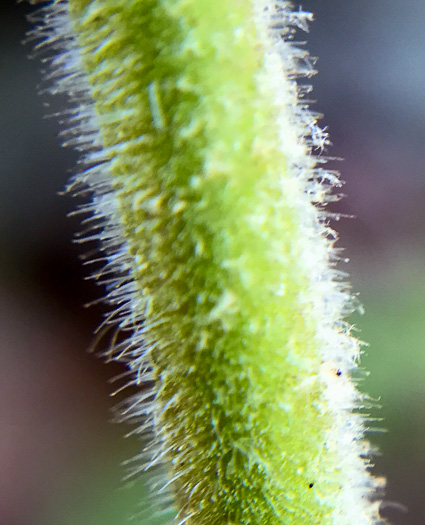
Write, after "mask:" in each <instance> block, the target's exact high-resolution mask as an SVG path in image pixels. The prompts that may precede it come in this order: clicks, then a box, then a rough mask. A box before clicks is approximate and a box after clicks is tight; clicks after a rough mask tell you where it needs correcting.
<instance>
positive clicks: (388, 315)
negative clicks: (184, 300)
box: [0, 0, 425, 525]
mask: <svg viewBox="0 0 425 525" xmlns="http://www.w3.org/2000/svg"><path fill="white" fill-rule="evenodd" d="M302 6H303V8H305V9H309V10H312V11H313V12H314V13H315V14H316V21H315V22H314V24H313V25H312V26H311V32H310V34H309V35H307V36H306V37H305V38H306V39H308V42H309V43H308V48H309V49H310V51H311V53H312V55H314V56H318V57H319V60H318V63H317V66H318V70H319V75H318V76H316V77H315V78H314V79H313V84H314V96H313V98H314V99H317V100H318V102H317V103H316V104H315V105H314V109H315V110H317V111H320V112H323V113H324V115H325V117H324V118H323V120H322V124H323V125H326V126H328V127H329V130H330V134H331V140H332V142H333V147H332V148H331V149H330V150H329V151H328V154H329V155H331V156H334V157H340V158H344V159H345V160H344V162H336V161H332V162H331V163H330V167H332V168H335V167H336V168H337V169H339V170H340V171H341V172H342V178H343V179H344V180H345V181H346V184H345V186H344V188H343V192H344V193H345V194H346V195H347V198H345V199H344V200H343V201H341V202H340V203H338V204H336V205H334V206H333V208H332V209H333V211H339V212H342V213H345V214H349V215H355V216H356V219H354V220H353V219H341V220H340V221H338V222H337V223H334V227H335V228H336V229H337V230H338V231H339V233H340V239H341V240H340V243H339V245H340V246H342V247H344V248H345V252H344V256H347V257H349V258H350V262H349V263H347V264H344V265H343V269H345V270H347V271H349V273H350V275H351V282H352V285H353V289H354V290H355V291H356V292H358V293H359V296H360V300H361V302H362V303H363V305H364V307H365V311H366V314H365V315H364V316H360V315H355V316H353V319H352V320H353V323H354V324H355V325H356V327H357V328H358V330H359V332H358V336H359V337H360V338H361V339H362V340H364V341H367V342H368V343H369V347H367V348H366V355H365V357H364V359H363V365H364V366H365V367H366V368H367V369H368V370H369V371H370V376H369V377H368V378H367V379H366V380H365V381H364V382H363V384H362V385H361V388H362V389H364V390H365V391H367V392H369V393H370V395H371V396H372V397H373V398H374V399H376V400H379V401H378V402H379V404H381V405H382V407H383V408H382V409H380V410H379V411H378V410H376V411H375V412H374V413H373V415H374V416H375V417H382V418H383V419H384V420H383V421H382V422H377V423H376V424H375V425H374V426H375V427H380V428H385V429H387V432H385V433H382V432H381V433H371V434H370V439H371V440H372V442H373V443H374V444H376V445H377V446H378V447H379V449H380V450H381V453H382V455H381V456H378V457H377V458H376V461H375V462H376V472H377V473H379V474H384V475H386V476H387V477H388V490H387V496H386V502H387V503H386V504H385V505H386V508H385V509H384V510H383V514H384V515H386V516H388V517H389V518H390V519H391V522H392V523H394V524H400V525H402V524H403V525H408V524H409V525H413V524H417V525H420V524H422V523H425V506H424V500H425V483H424V480H425V440H424V439H423V436H424V434H425V322H424V321H425V237H424V230H425V97H424V92H425V31H424V30H423V28H424V26H425V3H424V2H423V0H410V1H409V2H400V1H399V0H355V1H353V0H338V2H335V1H334V0H308V1H307V0H306V1H304V2H303V3H302ZM29 11H31V9H30V8H29V7H28V6H27V5H23V4H19V6H18V5H15V4H14V2H13V0H3V1H2V3H1V5H0V159H1V160H0V243H1V249H0V361H1V366H0V494H1V497H0V523H1V524H2V525H46V524H47V525H74V524H76V523H81V524H84V525H98V524H102V525H109V524H110V525H117V524H121V523H125V522H126V519H127V518H129V517H131V516H132V515H137V512H138V508H137V501H138V499H140V495H141V493H142V492H144V489H143V488H142V486H141V484H135V485H133V486H132V487H130V488H128V489H127V488H122V477H123V474H124V471H123V470H122V468H121V467H120V465H119V464H120V462H121V461H123V460H124V459H126V458H129V457H131V456H132V455H133V454H135V453H136V451H137V448H138V443H137V441H136V440H134V439H132V438H129V439H127V440H124V439H122V436H123V434H124V433H125V432H126V431H127V429H126V428H124V427H123V426H118V425H111V424H110V422H109V420H110V419H111V412H110V409H111V407H113V406H114V405H115V403H116V401H115V400H114V399H111V398H109V397H108V394H109V393H111V392H112V391H113V389H114V386H113V385H111V384H110V383H108V379H110V378H112V377H113V376H115V375H116V374H118V373H120V372H121V371H122V370H120V369H119V368H118V367H117V366H116V365H105V364H104V363H103V362H102V361H101V360H99V359H97V358H96V357H94V356H93V355H92V354H88V353H87V352H86V349H87V348H88V347H89V346H90V345H91V343H92V341H93V336H92V333H93V330H94V329H95V328H96V327H97V326H98V325H99V323H100V321H101V319H102V314H103V310H102V307H101V306H95V307H91V308H89V309H83V307H82V305H83V304H85V303H87V302H90V301H92V300H94V299H96V298H98V297H99V296H100V291H99V290H98V289H97V288H96V287H95V286H94V284H93V283H91V282H90V281H87V280H84V277H85V276H87V274H88V269H87V268H84V267H83V266H82V265H81V263H80V261H79V260H78V256H79V255H81V254H82V253H83V252H84V250H83V249H82V247H81V246H78V245H75V244H72V243H71V238H72V237H73V235H74V233H75V232H76V231H78V230H79V225H78V220H77V219H76V218H68V219H67V218H66V213H67V212H68V211H70V210H72V209H73V208H74V206H75V202H72V201H71V198H70V197H58V196H57V192H59V191H60V190H61V189H62V188H63V187H64V185H65V182H66V180H67V178H68V176H69V174H70V172H71V171H72V168H73V166H74V164H75V162H76V157H75V155H74V153H73V152H72V151H70V150H63V149H61V148H59V147H58V143H59V140H58V138H57V134H58V132H59V125H58V123H57V122H56V121H55V120H54V119H45V118H43V116H44V115H45V114H48V113H54V112H56V111H58V110H59V109H60V107H61V104H62V103H63V101H61V100H58V99H56V100H52V99H50V98H48V97H45V96H44V97H43V96H42V97H39V96H37V87H36V86H37V85H38V84H40V82H41V75H40V71H39V70H40V63H39V61H38V60H32V61H28V59H27V55H28V54H29V53H30V51H31V46H28V45H27V46H23V45H21V40H22V39H23V38H24V37H25V31H26V30H27V29H28V24H27V23H26V21H25V13H28V12H29ZM302 38H303V39H304V36H303V37H302ZM46 104H49V107H43V105H46ZM398 503H400V504H402V505H398ZM403 506H406V507H407V508H408V512H407V513H405V512H404V511H403ZM139 521H140V520H139ZM136 522H137V520H136ZM141 522H142V523H143V522H144V521H143V520H142V521H141Z"/></svg>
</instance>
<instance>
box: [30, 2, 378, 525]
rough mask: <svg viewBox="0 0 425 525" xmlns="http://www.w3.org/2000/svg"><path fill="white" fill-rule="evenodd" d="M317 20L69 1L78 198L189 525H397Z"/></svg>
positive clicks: (51, 29)
mask: <svg viewBox="0 0 425 525" xmlns="http://www.w3.org/2000/svg"><path fill="white" fill-rule="evenodd" d="M311 18H312V16H311V14H310V13H307V12H304V11H302V10H298V11H296V10H294V7H293V6H292V5H291V3H290V2H288V1H285V0H275V1H271V0H214V2H207V1H204V0H68V1H65V0H56V1H53V2H52V3H50V4H48V5H47V6H44V7H43V8H42V9H41V10H40V11H39V13H38V15H37V20H38V21H37V27H36V29H35V30H34V31H33V36H34V37H35V38H37V39H38V41H39V43H38V48H44V47H46V46H47V47H48V48H50V49H53V50H54V51H55V53H54V57H53V58H52V59H51V69H50V77H51V80H49V81H50V82H51V91H52V92H53V93H65V94H67V95H68V96H69V97H70V99H71V100H72V104H73V110H72V111H71V112H69V113H68V124H69V129H68V130H67V131H66V142H67V143H68V144H72V145H74V146H75V147H76V148H77V149H78V150H79V151H80V152H81V159H80V166H79V173H78V174H77V175H76V176H75V177H74V179H73V180H72V181H71V183H70V188H71V189H72V191H84V192H88V193H89V194H90V195H91V197H92V198H91V203H90V204H89V206H88V207H87V208H86V210H85V211H87V213H88V219H87V220H86V222H87V224H88V225H92V228H93V232H92V233H91V234H88V235H89V236H91V237H94V238H95V239H97V240H98V241H99V244H100V250H102V251H103V257H104V261H105V263H104V268H103V270H102V272H101V273H100V274H99V275H96V277H99V278H100V280H102V281H104V282H105V285H106V289H107V301H108V302H109V304H110V305H111V306H112V310H113V315H112V316H111V318H110V319H109V321H111V322H112V321H113V322H114V323H116V325H117V326H118V329H119V330H121V331H123V332H124V333H126V334H128V335H129V337H128V339H127V340H126V341H125V343H120V344H117V345H116V346H115V348H114V349H113V350H114V351H115V357H116V359H120V360H124V361H125V362H126V363H127V366H128V367H129V370H130V371H131V383H132V384H133V385H136V386H138V388H139V392H140V393H139V394H138V395H136V397H135V398H133V399H132V400H131V402H130V404H129V406H128V407H127V409H126V414H127V415H128V416H129V417H132V418H134V420H135V421H136V422H137V423H138V425H139V429H140V433H141V434H143V435H148V436H149V439H150V443H151V444H150V446H148V447H147V448H146V450H145V451H144V452H143V454H141V459H140V465H141V468H147V467H152V468H154V467H156V468H158V466H159V469H160V477H161V480H162V485H163V486H162V488H161V489H159V490H158V493H160V494H161V495H160V496H158V497H159V498H161V499H162V501H163V502H164V501H166V502H167V504H168V505H169V506H170V508H173V509H175V522H176V523H179V524H183V523H186V524H188V525H189V524H190V525H200V524H203V525H205V524H214V525H215V524H217V525H219V524H223V525H225V524H232V525H237V524H258V525H274V524H289V523H293V524H307V523H308V524H310V523H314V524H328V523H329V524H331V523H332V524H336V525H345V524H350V525H363V524H372V523H382V521H381V520H380V518H379V511H378V506H379V502H377V500H376V490H377V489H378V488H382V487H381V485H382V482H381V481H380V480H378V479H376V478H374V477H373V476H372V475H371V474H370V472H369V469H370V463H369V460H368V459H367V458H368V454H369V452H370V447H369V445H368V443H367V442H366V441H365V440H364V426H365V420H364V417H363V416H362V415H361V414H360V413H359V411H358V409H359V408H362V407H364V406H365V403H366V402H367V400H365V398H364V396H363V395H361V394H360V393H359V392H358V391H357V390H356V388H355V385H354V382H353V380H352V379H351V375H352V374H353V371H355V369H356V367H357V361H358V359H359V355H360V349H359V343H358V341H357V340H356V339H355V338H353V337H352V335H351V334H350V327H349V326H348V324H347V323H346V322H345V321H344V316H345V315H346V314H347V313H348V312H349V311H350V304H351V297H350V293H349V288H348V286H347V285H346V284H345V283H343V282H342V281H341V274H340V273H339V272H338V271H337V270H336V268H335V265H336V261H337V256H336V251H335V248H334V242H335V233H334V231H333V230H332V229H331V228H330V226H329V223H328V221H329V216H328V214H327V213H326V211H325V206H326V204H327V202H328V201H330V200H333V199H334V198H335V196H334V195H333V194H332V190H333V188H334V187H338V186H339V182H338V177H337V174H335V173H334V172H331V171H327V170H326V169H325V167H324V166H323V164H324V159H323V157H321V156H320V152H321V151H322V149H323V147H324V146H325V145H326V143H327V134H326V133H325V132H324V131H323V130H321V129H320V128H319V127H318V125H317V123H316V117H315V115H314V113H312V112H311V111H310V110H309V109H308V104H307V99H306V97H307V96H308V93H309V90H310V88H309V87H308V86H306V85H303V84H302V82H298V84H297V78H299V77H308V76H310V75H312V74H313V68H312V60H311V59H310V58H309V56H308V54H307V53H306V51H305V50H304V49H302V47H300V46H299V45H297V44H296V43H294V41H293V35H294V32H295V30H297V29H301V30H304V31H305V30H307V29H308V27H307V24H308V22H309V21H310V20H311Z"/></svg>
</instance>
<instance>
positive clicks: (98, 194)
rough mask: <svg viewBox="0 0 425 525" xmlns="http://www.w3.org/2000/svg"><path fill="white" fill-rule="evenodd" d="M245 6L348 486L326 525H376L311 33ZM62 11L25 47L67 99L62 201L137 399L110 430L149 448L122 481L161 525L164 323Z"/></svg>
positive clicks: (280, 12) (273, 5)
mask: <svg viewBox="0 0 425 525" xmlns="http://www.w3.org/2000/svg"><path fill="white" fill-rule="evenodd" d="M33 3H38V2H33ZM252 4H253V11H254V14H255V17H256V20H257V27H258V33H259V35H260V43H261V44H262V46H263V48H264V49H265V67H264V68H263V69H264V72H265V73H264V74H263V77H261V76H260V77H259V79H258V82H259V83H260V85H262V86H263V88H264V91H265V92H269V93H271V94H272V96H273V98H274V100H275V104H276V108H277V115H278V116H277V124H278V128H279V130H280V132H281V149H282V151H283V153H284V154H285V155H286V157H287V159H288V167H289V170H290V172H291V174H292V176H293V179H294V180H296V181H297V184H298V187H301V188H302V190H301V195H303V199H302V200H301V201H300V204H299V217H300V224H301V229H302V231H303V232H305V239H304V240H303V244H304V252H305V253H306V254H307V256H306V258H305V260H303V261H301V264H303V265H304V266H305V271H306V272H307V275H310V276H311V287H310V291H309V292H308V293H307V294H306V296H305V298H304V299H305V301H311V302H312V303H313V305H314V311H315V312H316V314H317V324H318V337H319V339H320V340H321V341H323V351H322V361H323V370H321V372H320V379H321V380H322V382H323V384H324V386H325V390H326V396H327V399H328V402H329V406H330V411H331V412H332V414H333V416H334V421H335V424H334V426H333V428H332V429H330V430H329V442H332V443H334V446H335V447H336V449H337V451H338V456H339V458H340V465H339V468H340V469H341V471H342V472H343V477H345V478H346V479H347V483H346V486H344V487H342V490H341V495H340V501H339V504H338V507H337V509H336V510H335V513H334V523H343V522H344V523H345V521H344V520H347V521H348V522H349V523H356V525H362V524H365V525H366V524H370V523H376V524H378V523H384V522H383V521H379V520H378V519H375V516H377V515H378V513H377V505H378V503H377V498H378V496H379V495H380V492H381V491H382V489H383V482H382V480H381V479H378V478H373V477H372V476H371V475H370V472H369V470H370V466H371V463H370V456H371V453H372V450H371V447H370V446H369V444H368V443H367V442H366V441H364V439H363V435H364V433H365V429H366V427H369V421H368V420H366V416H363V415H361V414H360V413H359V412H358V409H359V408H369V407H370V401H369V400H368V399H367V397H366V396H364V395H362V394H360V393H359V392H358V391H357V389H356V387H355V384H354V381H353V380H352V378H351V375H352V373H353V371H354V370H356V369H357V364H358V360H359V357H360V353H361V352H360V345H359V342H358V341H357V340H356V339H355V338H353V337H352V336H351V334H350V326H349V325H348V324H347V323H346V321H344V317H345V316H346V315H347V314H348V313H350V312H351V311H352V310H353V309H355V308H356V307H357V303H356V301H355V299H353V297H352V294H351V291H350V288H349V286H348V284H346V283H345V282H344V279H345V277H346V275H345V274H344V272H341V271H340V270H338V269H337V268H336V267H335V266H336V263H337V261H338V259H339V257H338V251H337V249H336V248H335V247H334V243H335V240H336V238H337V235H336V233H335V232H334V230H333V229H332V228H331V227H330V226H329V220H330V219H332V218H337V217H338V216H337V215H332V214H331V213H329V212H327V211H326V205H327V203H329V202H331V201H334V200H336V199H337V198H338V195H336V194H335V188H339V187H340V186H341V182H340V180H339V175H338V173H337V172H335V171H332V170H327V169H325V167H324V164H325V163H326V160H327V159H326V157H325V156H324V155H323V151H324V150H325V148H326V146H328V145H329V138H328V134H327V131H326V130H324V129H322V128H321V127H320V126H319V125H318V119H319V117H320V115H318V114H317V113H314V112H313V111H311V110H310V109H309V99H308V97H309V96H310V92H311V86H310V85H309V84H306V83H305V80H304V79H306V78H307V79H308V78H310V77H311V76H312V75H313V74H314V73H315V70H314V63H315V61H314V59H312V58H311V57H310V56H309V54H308V53H307V51H306V50H305V49H304V47H303V46H302V44H300V43H296V42H295V41H294V36H295V35H296V32H297V31H298V30H302V31H308V23H309V22H310V21H311V20H312V14H311V13H309V12H305V11H303V10H301V9H300V10H298V11H295V10H294V9H293V6H292V5H291V2H289V1H286V0H274V1H270V0H252ZM68 10H69V7H68V3H67V1H66V0H54V1H53V2H51V3H49V4H48V5H46V6H44V7H41V8H40V9H39V10H38V11H37V12H36V13H35V14H33V15H32V16H31V22H32V23H33V24H34V27H35V28H34V29H33V30H32V31H31V32H30V33H29V39H30V40H35V41H36V45H35V53H36V54H39V53H41V54H42V55H43V56H44V57H45V58H44V59H43V61H44V62H45V63H46V65H47V71H46V74H45V79H46V85H47V86H48V87H47V88H46V92H48V93H49V94H51V95H56V94H64V95H66V96H67V97H68V99H69V102H70V104H69V109H67V110H66V111H64V112H63V113H62V114H61V119H62V120H63V122H64V125H65V129H64V131H63V133H62V140H63V143H64V145H66V146H72V147H73V148H75V149H76V150H77V151H78V152H79V154H80V159H79V161H78V165H77V169H76V172H75V175H74V176H73V177H72V179H71V180H70V182H69V185H68V187H67V191H69V192H71V193H72V194H73V195H77V196H81V195H83V196H84V197H87V196H88V197H89V200H90V203H89V204H85V205H83V206H81V207H80V208H79V210H78V212H77V213H81V214H82V215H83V216H84V219H83V221H82V223H83V228H84V234H83V236H82V237H81V241H88V240H89V241H95V242H97V244H98V250H99V253H100V256H99V257H98V258H97V259H96V262H97V263H101V265H102V269H101V270H100V271H96V272H95V274H94V275H93V279H95V280H96V282H97V283H98V284H100V285H102V286H103V287H104V288H105V289H106V298H105V301H106V303H107V304H108V305H109V309H110V312H111V313H110V315H108V316H107V317H106V318H105V320H104V323H103V327H102V328H101V329H100V331H99V332H100V333H103V332H102V331H103V330H108V329H110V328H111V329H112V330H114V331H115V332H114V336H113V337H112V344H111V346H110V348H109V349H108V350H107V352H106V355H107V357H108V358H110V359H114V360H117V361H120V362H124V363H125V364H126V366H127V368H128V376H127V378H126V380H127V384H128V385H130V386H135V387H137V389H138V393H137V394H136V395H135V396H133V397H131V398H130V399H129V400H128V401H127V402H125V403H123V404H121V405H120V406H118V407H117V414H118V417H117V418H118V419H119V420H130V421H131V422H132V423H134V425H135V426H134V430H133V432H132V433H133V434H137V435H139V436H141V437H142V438H143V441H144V442H145V443H150V444H149V445H147V446H146V447H145V448H144V450H143V451H142V452H141V453H140V455H139V456H137V457H136V458H134V459H133V460H132V461H131V473H132V474H134V473H139V472H140V471H145V470H148V469H151V470H153V474H152V475H153V476H154V481H153V482H152V483H151V487H152V489H153V491H154V492H155V494H156V498H155V500H156V503H157V504H158V511H157V512H158V515H160V514H161V513H163V512H164V511H165V510H166V509H168V508H169V507H170V506H172V501H171V493H170V490H169V487H170V485H171V484H172V483H173V482H174V481H175V480H174V479H169V480H167V476H166V474H165V469H164V461H163V460H164V457H165V456H166V455H167V453H168V450H167V446H166V444H165V443H164V441H163V439H162V435H161V431H160V429H157V428H156V425H155V421H156V420H157V419H159V418H160V413H159V408H158V406H157V405H156V402H155V393H156V389H157V388H158V387H157V386H156V385H155V382H154V381H153V375H152V369H151V365H150V361H149V355H150V353H151V351H152V350H153V349H154V347H155V343H154V344H150V345H149V344H147V343H146V338H145V334H146V332H147V331H149V329H150V328H151V325H152V323H161V319H160V318H158V319H153V320H150V324H149V323H147V322H146V320H145V318H144V315H143V310H144V303H143V302H142V300H141V297H140V292H139V291H138V290H137V286H136V283H135V281H134V279H133V275H132V264H133V263H132V260H131V257H130V254H129V250H128V246H127V243H126V240H125V238H124V235H123V230H122V225H121V219H120V212H119V207H118V202H117V198H116V194H115V190H114V182H113V178H112V175H111V172H110V161H111V155H110V152H109V151H108V148H105V147H104V145H103V144H102V139H101V135H100V131H99V124H98V120H97V116H96V112H95V108H94V104H93V100H92V95H91V90H90V86H89V83H88V80H87V77H86V74H85V72H84V65H83V61H82V55H81V49H80V48H79V46H78V43H77V40H76V37H75V34H74V31H73V27H72V21H71V19H70V16H69V11H68ZM287 122H290V123H291V124H292V126H293V133H292V135H293V136H292V137H290V139H288V137H287V136H285V137H284V132H283V129H284V123H287ZM285 125H286V127H287V124H285ZM309 253H315V258H314V261H312V260H311V259H312V258H311V257H310V260H308V259H309V257H308V254H309ZM318 259H319V263H318ZM123 335H124V337H123ZM172 402H173V400H171V401H170V403H172ZM368 430H369V428H368ZM164 479H165V480H167V481H166V482H164ZM189 518H190V516H185V517H184V519H183V520H182V521H180V522H179V519H180V518H179V516H177V517H176V518H175V520H176V522H177V523H180V524H183V523H184V522H185V521H187V520H188V519H189ZM350 520H351V521H350Z"/></svg>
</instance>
